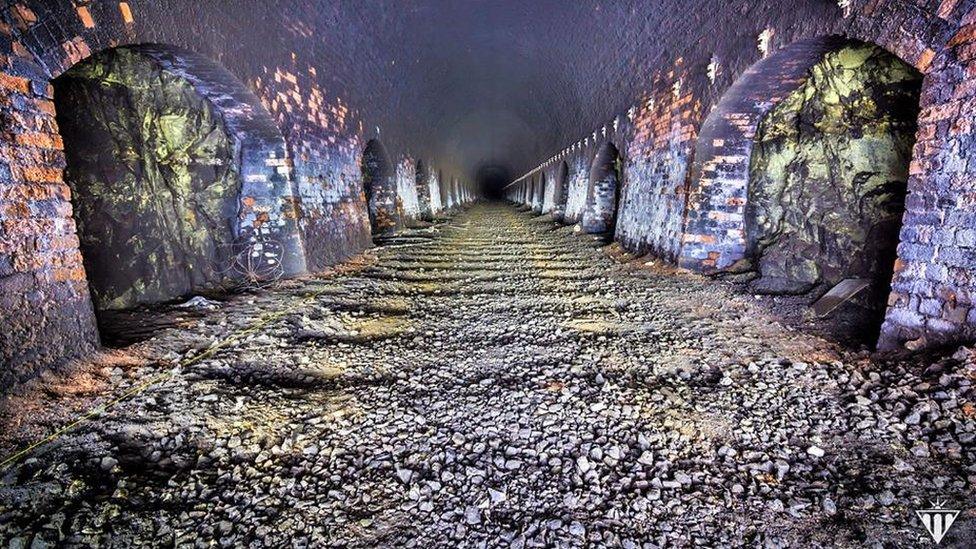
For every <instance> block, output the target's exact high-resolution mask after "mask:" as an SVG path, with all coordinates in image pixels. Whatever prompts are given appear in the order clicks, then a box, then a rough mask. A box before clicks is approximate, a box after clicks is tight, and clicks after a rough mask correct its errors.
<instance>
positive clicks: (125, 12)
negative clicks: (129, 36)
mask: <svg viewBox="0 0 976 549" xmlns="http://www.w3.org/2000/svg"><path fill="white" fill-rule="evenodd" d="M119 11H120V12H122V20H123V21H125V23H126V24H127V25H129V24H132V22H133V21H134V19H133V18H132V8H130V7H129V3H128V2H119Z"/></svg>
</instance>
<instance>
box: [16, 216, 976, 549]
mask: <svg viewBox="0 0 976 549" xmlns="http://www.w3.org/2000/svg"><path fill="white" fill-rule="evenodd" d="M373 254H374V255H375V257H374V258H373V259H372V260H370V259H369V258H361V259H360V260H359V261H358V262H354V263H352V264H350V265H348V266H346V267H344V268H343V269H340V270H338V271H337V272H335V273H332V274H330V275H329V276H324V277H318V278H313V279H308V280H302V281H289V282H287V283H283V284H281V285H280V286H279V287H278V288H275V289H273V290H269V291H263V292H258V293H254V294H251V295H245V296H239V297H237V298H234V299H232V300H230V301H228V302H226V303H224V304H222V305H221V306H219V307H218V308H217V309H216V310H212V311H206V312H201V313H197V314H192V315H191V314H189V313H188V314H187V318H186V319H185V321H184V322H183V323H182V324H181V325H180V327H177V328H172V329H169V330H166V331H164V332H162V333H160V334H159V335H157V337H155V338H154V339H152V340H150V341H147V342H144V343H140V344H136V345H134V346H132V347H130V348H128V349H126V350H125V351H122V352H115V353H106V354H104V355H103V356H102V357H101V358H100V359H99V361H97V362H95V363H94V364H89V365H88V366H87V367H83V366H79V367H78V368H77V369H75V370H72V371H68V372H65V373H62V374H60V375H49V376H45V377H44V378H42V379H40V380H38V381H37V382H36V383H34V384H32V385H31V386H28V387H25V388H22V389H21V392H20V394H18V395H14V396H12V397H10V398H8V399H7V400H6V401H5V402H4V411H3V417H2V421H3V422H4V423H3V425H4V426H5V430H4V433H5V434H4V435H3V445H4V455H6V454H8V453H9V452H10V451H12V450H13V449H15V448H16V447H19V446H22V445H23V444H25V443H27V442H29V441H31V440H34V439H36V438H37V437H39V436H41V435H43V434H45V433H50V432H52V431H53V430H54V429H55V428H56V427H57V426H59V425H61V424H63V423H64V422H65V421H66V420H67V419H68V418H70V417H72V416H73V415H77V414H79V413H81V412H83V411H84V410H87V409H89V408H90V407H91V406H93V405H98V404H103V403H106V402H111V400H112V399H113V398H117V397H120V396H126V397H127V398H125V399H123V400H122V401H121V402H119V403H118V404H116V405H115V406H114V407H112V408H111V409H110V410H109V411H107V412H105V413H103V414H101V415H100V416H99V417H96V418H94V419H92V420H91V421H88V422H85V423H83V424H81V425H79V426H77V427H76V428H75V429H74V430H72V431H71V432H70V433H68V434H66V435H64V436H61V437H59V438H57V440H55V441H53V442H51V443H49V444H47V445H44V446H42V447H41V448H38V449H36V450H34V451H33V452H31V453H30V454H29V455H27V456H24V458H23V459H20V460H19V461H18V462H17V463H16V464H14V465H13V466H11V467H9V468H8V469H6V470H4V471H3V472H2V473H0V474H2V479H0V480H2V482H0V539H2V540H3V541H4V542H5V545H4V546H9V547H25V546H26V547H44V546H50V545H60V546H65V545H67V546H71V545H75V546H91V545H102V546H113V547H127V546H157V545H166V546H172V545H178V546H193V545H196V546H200V547H203V546H211V545H219V546H251V547H262V546H275V547H285V546H295V547H303V546H308V547H315V546H336V547H377V546H380V547H384V546H433V547H443V546H462V547H488V546H490V547H542V546H547V547H549V546H556V547H570V546H609V547H664V546H667V547H672V546H673V547H688V546H702V547H719V546H722V547H725V546H766V547H781V546H798V547H805V546H832V547H864V546H868V547H872V546H873V547H895V546H899V547H914V546H918V547H928V546H932V541H931V539H930V538H929V537H928V534H927V533H926V532H925V531H924V529H923V528H922V526H921V524H920V522H919V520H918V519H917V518H916V516H915V513H914V510H915V509H920V508H926V507H929V506H930V502H932V503H934V502H935V500H945V501H946V504H947V506H949V507H951V508H954V509H961V510H963V511H964V512H963V513H962V514H961V515H960V516H959V518H958V519H957V523H956V524H955V525H954V526H953V528H952V530H951V531H950V533H949V535H948V536H947V537H946V539H945V540H943V542H942V546H947V547H952V546H957V547H965V546H973V545H974V544H976V513H974V509H973V508H974V507H976V506H974V505H973V501H974V499H976V498H974V497H973V496H974V493H973V486H974V482H976V446H974V442H973V441H974V437H976V408H974V405H976V393H974V390H973V383H974V381H976V360H974V355H973V354H971V353H970V351H969V350H968V349H966V348H961V349H959V350H955V351H950V352H949V353H948V354H947V355H945V356H942V357H939V356H933V357H920V356H915V357H914V358H909V359H900V360H899V359H895V358H885V357H878V356H871V355H870V354H868V353H867V352H864V351H860V352H856V351H851V350H845V349H843V348H839V347H837V346H835V345H833V344H831V343H829V342H827V341H825V340H823V339H819V338H817V337H815V336H813V335H809V334H805V333H804V332H803V331H802V330H797V329H795V328H794V327H791V326H789V325H787V324H784V323H782V322H780V321H778V319H777V318H776V316H775V311H770V310H769V309H768V308H766V307H763V306H760V305H757V304H756V303H755V302H754V300H753V298H752V297H751V296H748V295H740V294H736V293H735V292H733V291H731V290H730V289H728V288H727V287H726V286H724V285H721V284H716V283H715V282H711V281H707V280H704V279H701V278H699V277H696V276H692V275H689V274H683V273H679V272H674V271H672V270H670V269H667V268H663V267H657V266H649V265H646V264H645V263H646V262H645V261H629V262H625V261H621V260H620V259H619V258H614V257H611V256H612V255H613V254H608V250H607V249H605V248H601V247H600V246H599V244H598V243H596V242H594V241H593V240H591V239H589V238H586V237H581V236H579V235H574V234H573V233H572V229H571V228H558V229H557V228H556V226H555V225H554V224H552V223H551V222H548V221H547V220H546V219H545V218H533V217H532V216H531V215H530V214H527V213H518V212H516V211H515V210H514V209H511V208H509V207H506V206H501V205H480V206H477V207H475V208H473V209H472V210H470V211H469V212H466V213H464V214H461V215H459V216H458V217H456V218H455V219H453V220H452V221H451V222H450V223H445V224H441V225H438V226H435V227H432V228H429V229H419V230H412V231H409V232H408V233H406V234H404V235H403V236H402V237H399V238H395V239H390V240H388V241H387V242H385V245H384V246H382V247H380V248H378V249H376V250H375V251H374V252H373Z"/></svg>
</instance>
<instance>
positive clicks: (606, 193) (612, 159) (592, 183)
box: [581, 141, 623, 234]
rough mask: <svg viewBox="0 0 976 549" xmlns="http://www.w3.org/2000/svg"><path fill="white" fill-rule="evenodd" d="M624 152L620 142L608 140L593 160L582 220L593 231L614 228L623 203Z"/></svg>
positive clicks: (585, 229)
mask: <svg viewBox="0 0 976 549" xmlns="http://www.w3.org/2000/svg"><path fill="white" fill-rule="evenodd" d="M622 158H623V157H622V155H621V153H620V150H619V149H618V148H617V146H616V145H615V144H614V143H613V142H611V141H606V142H604V143H603V144H602V145H601V146H600V148H599V149H598V150H597V152H596V154H595V155H594V156H593V160H592V161H591V162H590V171H589V177H588V183H587V189H586V208H585V210H584V212H583V218H582V220H581V224H582V227H583V231H584V232H587V233H591V234H596V233H605V232H612V231H613V230H614V224H615V223H616V219H617V207H618V206H619V203H620V188H621V183H622V181H621V171H622V170H621V169H620V167H621V166H620V164H621V161H622Z"/></svg>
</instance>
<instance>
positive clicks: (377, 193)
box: [361, 139, 401, 234]
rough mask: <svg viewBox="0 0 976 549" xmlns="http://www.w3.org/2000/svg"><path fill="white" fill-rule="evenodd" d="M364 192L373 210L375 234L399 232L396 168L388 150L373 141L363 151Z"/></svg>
mask: <svg viewBox="0 0 976 549" xmlns="http://www.w3.org/2000/svg"><path fill="white" fill-rule="evenodd" d="M361 168H362V174H363V192H364V193H365V194H366V205H367V208H368V209H369V223H370V226H371V227H372V229H373V233H374V234H380V233H385V232H389V231H393V230H396V229H397V227H399V226H400V224H401V219H400V208H399V206H398V203H397V183H396V169H395V167H394V166H393V161H392V160H390V155H389V154H387V152H386V147H384V146H383V143H382V142H380V140H378V139H370V140H369V141H368V142H367V143H366V147H365V148H364V149H363V154H362V162H361Z"/></svg>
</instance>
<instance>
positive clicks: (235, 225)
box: [52, 45, 462, 335]
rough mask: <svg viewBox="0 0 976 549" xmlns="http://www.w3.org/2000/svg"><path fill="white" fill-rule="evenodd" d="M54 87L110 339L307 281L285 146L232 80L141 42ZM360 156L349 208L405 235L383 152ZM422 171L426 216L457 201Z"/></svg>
mask: <svg viewBox="0 0 976 549" xmlns="http://www.w3.org/2000/svg"><path fill="white" fill-rule="evenodd" d="M52 85H53V90H54V94H53V99H54V104H55V112H56V120H57V126H58V132H59V133H60V136H61V137H62V139H63V144H64V155H65V160H66V167H65V172H64V174H65V175H64V179H65V182H66V183H67V185H68V187H69V189H70V201H71V204H72V212H71V215H72V220H73V221H74V224H75V227H76V231H77V234H78V238H79V248H80V251H81V257H82V261H83V264H84V268H85V272H86V277H87V281H88V286H89V290H90V295H91V298H92V302H93V304H94V309H95V312H96V317H97V318H98V319H99V320H100V324H102V325H103V326H102V328H103V329H104V328H105V326H104V322H101V321H102V320H104V318H106V317H111V316H113V314H114V313H116V312H118V311H123V310H128V309H131V308H134V307H139V306H145V305H152V304H158V303H165V302H170V301H174V300H179V299H184V298H186V297H187V296H190V295H194V294H202V295H210V294H212V293H222V292H225V291H228V290H231V289H234V288H236V287H239V286H240V284H241V283H242V282H258V281H267V280H273V279H276V278H279V277H282V276H287V275H292V274H298V273H301V272H304V271H305V270H306V262H305V248H304V242H303V241H304V240H305V236H304V234H303V226H302V209H301V201H300V196H301V195H302V193H301V192H300V190H299V189H298V188H297V183H296V181H295V177H294V176H293V174H292V173H291V170H292V167H291V163H290V162H289V160H288V158H289V157H290V154H289V152H288V145H287V142H286V140H285V138H284V136H283V134H282V132H281V130H280V129H279V128H278V126H277V124H276V122H275V120H274V119H273V117H272V116H271V114H270V113H269V112H268V111H267V110H266V109H265V107H264V105H263V104H262V102H261V100H260V99H259V98H258V97H257V96H256V95H255V94H254V93H253V92H251V91H250V90H249V89H248V88H247V87H246V86H245V85H244V84H243V83H241V82H240V81H238V80H237V79H236V78H235V77H234V76H233V75H232V74H231V73H229V72H228V71H226V70H225V69H223V68H222V67H221V66H219V65H218V64H216V63H214V62H212V61H210V60H209V59H207V58H205V57H203V56H200V55H197V54H195V53H193V52H190V51H188V50H185V49H182V48H176V47H170V46H162V45H132V46H119V47H115V48H111V49H108V50H105V51H102V52H99V53H96V54H94V55H92V56H90V57H88V58H87V59H85V60H82V61H80V62H78V63H77V64H75V65H74V66H72V67H70V68H69V69H67V70H66V71H65V72H63V73H62V74H60V75H57V76H56V77H55V78H54V79H53V80H52ZM360 158H361V162H360V164H361V165H360V168H361V171H362V183H363V185H362V197H359V196H349V197H347V200H350V201H352V202H356V201H358V200H362V201H363V202H364V203H365V204H364V206H365V207H366V209H367V213H368V217H369V221H370V226H371V229H372V232H373V233H374V234H375V233H383V232H389V231H391V230H396V229H398V228H400V227H402V226H403V224H404V222H405V219H404V214H403V212H402V205H401V197H400V196H398V192H397V184H398V182H397V179H396V177H397V170H396V166H395V165H394V163H393V162H392V161H391V160H390V157H389V154H388V153H387V151H386V149H385V148H384V146H383V144H382V143H381V142H380V141H379V140H377V139H372V140H369V141H368V142H367V143H365V145H364V147H363V150H362V154H361V157H360ZM416 168H417V169H416V181H413V180H411V181H410V182H409V184H410V185H416V187H417V189H418V190H417V194H416V197H417V198H418V202H419V203H420V204H421V206H418V207H419V209H420V214H419V215H418V217H421V218H423V219H427V220H430V219H432V217H433V215H434V213H435V211H437V210H440V209H443V208H447V207H453V206H456V205H458V204H460V203H461V200H462V198H461V197H460V193H461V190H462V189H461V185H460V182H459V181H458V180H457V179H456V178H454V179H452V181H451V185H450V186H449V187H448V188H444V187H442V186H441V185H442V183H441V182H442V181H443V178H442V177H437V176H434V175H433V174H432V173H431V170H430V169H429V168H428V166H427V165H426V164H422V163H418V164H417V166H416ZM432 187H436V188H434V189H432ZM431 196H433V198H434V199H435V200H436V202H435V203H432V201H431ZM441 197H444V200H445V202H444V203H443V204H442V198H441ZM421 198H422V200H421ZM103 335H104V334H103Z"/></svg>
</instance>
